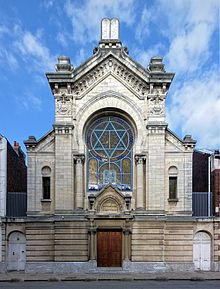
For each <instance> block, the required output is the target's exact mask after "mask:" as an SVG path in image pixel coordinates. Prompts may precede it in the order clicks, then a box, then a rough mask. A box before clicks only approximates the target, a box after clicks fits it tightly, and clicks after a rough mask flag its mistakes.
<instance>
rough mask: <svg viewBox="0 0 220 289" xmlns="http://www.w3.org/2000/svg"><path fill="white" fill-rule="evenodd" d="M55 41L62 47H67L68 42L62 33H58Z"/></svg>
mask: <svg viewBox="0 0 220 289" xmlns="http://www.w3.org/2000/svg"><path fill="white" fill-rule="evenodd" d="M56 40H57V41H58V42H59V43H60V44H61V45H62V46H63V47H67V46H68V40H67V37H66V36H65V34H64V32H62V33H61V32H58V34H57V37H56Z"/></svg>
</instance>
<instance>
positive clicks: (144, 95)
mask: <svg viewBox="0 0 220 289" xmlns="http://www.w3.org/2000/svg"><path fill="white" fill-rule="evenodd" d="M173 77H174V74H173V73H168V72H166V71H165V68H164V64H163V62H162V58H161V57H153V58H152V59H151V61H150V64H149V66H148V67H147V68H144V67H142V66H141V65H139V64H137V63H136V62H135V61H133V60H132V58H130V57H129V55H128V51H127V49H126V48H125V47H123V45H122V44H121V42H120V39H119V23H118V20H116V19H113V20H109V19H104V20H103V22H102V37H101V41H100V43H99V46H98V47H97V48H96V49H95V50H94V55H93V56H92V57H91V58H90V59H89V60H88V61H86V62H85V63H84V64H83V65H81V66H80V67H78V68H75V69H74V68H73V66H72V65H71V63H70V59H69V58H68V57H64V56H62V57H59V58H58V64H57V65H56V72H53V73H48V74H47V79H48V81H49V84H50V87H51V91H52V93H53V96H54V100H55V123H54V127H53V130H52V131H50V132H49V133H48V134H47V135H45V136H44V137H42V138H41V139H40V140H36V139H35V138H34V137H29V139H28V140H27V141H26V142H25V145H26V147H27V153H28V216H27V219H26V220H25V221H24V222H23V223H22V222H21V224H20V226H23V227H22V228H23V230H24V231H25V232H26V250H27V260H26V261H27V263H26V267H25V268H26V271H29V272H33V271H42V272H45V271H53V272H58V271H59V272H60V271H62V270H63V271H65V272H72V271H83V272H88V271H90V270H102V269H101V268H100V267H99V266H100V264H102V266H103V264H104V266H107V267H111V266H116V265H117V266H120V267H122V268H123V270H127V271H134V272H146V271H152V270H162V271H167V270H177V271H178V270H186V271H187V270H193V269H194V263H193V260H194V255H193V254H194V252H193V239H194V236H195V234H196V233H197V231H200V230H203V231H207V232H209V234H210V236H213V235H212V234H214V232H213V230H212V229H210V228H211V227H210V222H209V220H206V222H203V223H202V225H200V223H198V221H197V220H195V219H194V218H192V152H193V149H194V146H195V141H194V140H193V139H192V138H191V137H190V136H188V137H186V138H185V139H184V140H181V139H180V138H178V137H177V136H176V135H175V134H174V133H173V132H171V131H170V130H169V129H168V125H167V123H166V110H165V101H166V97H167V93H168V90H169V87H170V85H171V82H172V80H173ZM105 118H106V119H105ZM108 118H109V119H108ZM103 119H105V122H106V123H108V124H107V125H106V126H105V127H102V125H103V123H102V122H99V120H103ZM115 119H117V122H116V121H114V120H115ZM94 123H95V129H94V132H93V134H92V133H91V136H90V137H88V135H89V130H90V129H91V126H92V125H93V124H94ZM123 125H124V126H123ZM126 125H127V126H128V127H130V128H131V132H130V134H128V133H126V132H125V129H124V128H125V127H126ZM108 135H109V137H108ZM110 135H111V137H110ZM93 136H94V139H92V137H93ZM89 142H91V145H90V146H89V145H88V143H89ZM95 150H97V151H99V153H96V154H94V153H93V151H95ZM116 150H117V153H116ZM120 150H121V152H120ZM97 151H96V152H97ZM116 155H117V156H118V155H119V156H120V157H118V158H116V157H114V156H116ZM43 168H47V171H48V168H49V169H50V171H49V172H50V173H49V174H47V175H46V177H47V178H48V179H49V180H50V190H49V192H50V198H47V199H43V198H42V196H43V193H42V190H44V189H46V188H44V185H43V181H42V178H43V177H45V175H44V171H45V169H43ZM42 169H43V170H42ZM170 180H172V181H173V180H174V181H175V184H176V187H175V189H174V191H172V193H174V194H175V198H174V197H172V198H171V197H170V190H171V189H170V186H171V185H170ZM216 230H218V227H216ZM196 240H198V238H197V239H196ZM112 242H113V243H114V242H115V243H114V244H115V245H114V246H113V247H111V245H110V244H111V243H112ZM103 244H104V245H103ZM102 245H103V246H106V247H105V252H106V254H107V255H106V256H108V257H106V256H105V255H104V253H103V251H102V250H104V249H103V248H102ZM117 248H118V249H117ZM113 255H114V256H115V257H113ZM210 258H211V257H210ZM215 260H217V259H216V258H215ZM115 264H116V265H115ZM217 266H218V262H217V261H216V262H215V263H212V264H211V263H210V266H209V268H208V269H211V268H212V269H214V267H215V269H216V268H217Z"/></svg>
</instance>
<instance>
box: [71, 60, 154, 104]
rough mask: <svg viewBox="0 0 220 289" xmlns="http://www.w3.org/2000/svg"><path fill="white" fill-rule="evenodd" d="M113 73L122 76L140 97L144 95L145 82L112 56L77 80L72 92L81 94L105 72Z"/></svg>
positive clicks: (77, 94)
mask: <svg viewBox="0 0 220 289" xmlns="http://www.w3.org/2000/svg"><path fill="white" fill-rule="evenodd" d="M109 72H111V73H113V74H115V75H117V76H119V77H120V78H122V79H123V80H124V81H125V82H126V83H127V85H128V86H130V87H131V88H132V89H133V90H134V91H135V92H137V93H138V94H139V95H140V97H142V98H143V97H144V96H145V95H147V93H148V87H147V84H146V83H145V82H144V81H143V80H141V79H140V78H139V77H137V76H136V75H135V74H134V73H133V72H132V71H131V70H130V69H128V68H127V67H126V66H124V65H122V64H121V63H120V62H119V61H117V60H116V59H114V58H113V57H109V58H107V59H106V60H105V61H104V62H102V63H101V64H100V65H98V66H97V67H96V68H94V69H93V70H92V71H91V72H89V73H88V74H86V75H85V76H84V77H82V78H81V79H80V80H78V81H77V82H76V83H75V84H74V86H73V93H74V94H75V95H76V96H79V97H80V96H81V95H82V94H83V93H84V92H85V91H86V90H87V89H89V88H90V87H91V86H92V85H94V84H95V83H96V82H97V81H98V80H99V79H100V78H101V77H103V76H104V75H106V74H107V73H109Z"/></svg>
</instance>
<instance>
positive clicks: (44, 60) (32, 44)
mask: <svg viewBox="0 0 220 289" xmlns="http://www.w3.org/2000/svg"><path fill="white" fill-rule="evenodd" d="M15 46H16V47H17V48H18V49H19V51H20V52H21V53H22V55H23V59H24V60H25V61H31V62H32V64H33V61H34V62H35V66H37V67H41V69H42V71H43V70H45V69H52V67H53V66H54V60H55V59H54V57H53V56H52V55H51V54H50V51H49V49H48V48H47V47H46V46H45V45H44V44H43V43H42V42H41V41H40V39H39V38H37V37H36V36H35V35H33V34H32V33H31V32H29V31H25V32H24V33H23V34H22V35H21V37H20V39H19V40H17V41H16V43H15Z"/></svg>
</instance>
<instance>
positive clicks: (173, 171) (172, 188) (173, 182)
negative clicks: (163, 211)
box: [168, 166, 178, 202]
mask: <svg viewBox="0 0 220 289" xmlns="http://www.w3.org/2000/svg"><path fill="white" fill-rule="evenodd" d="M168 173H169V199H168V200H169V201H171V202H172V201H178V199H177V176H178V169H177V167H175V166H171V167H170V168H169V170H168Z"/></svg>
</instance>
